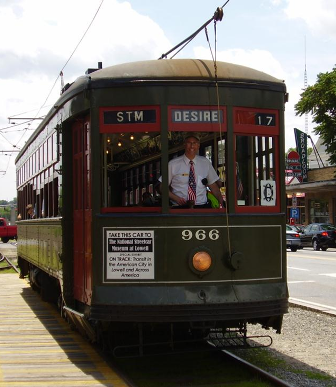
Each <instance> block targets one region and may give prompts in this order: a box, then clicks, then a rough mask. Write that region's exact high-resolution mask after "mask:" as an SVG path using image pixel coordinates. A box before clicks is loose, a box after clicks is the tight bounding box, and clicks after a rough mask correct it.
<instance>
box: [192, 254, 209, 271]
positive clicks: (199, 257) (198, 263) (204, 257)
mask: <svg viewBox="0 0 336 387" xmlns="http://www.w3.org/2000/svg"><path fill="white" fill-rule="evenodd" d="M192 263H193V266H194V268H195V269H196V270H198V271H206V270H208V269H209V267H210V266H211V256H210V254H208V253H206V252H205V251H198V252H197V253H196V254H195V255H194V256H193V259H192Z"/></svg>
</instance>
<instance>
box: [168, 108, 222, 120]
mask: <svg viewBox="0 0 336 387" xmlns="http://www.w3.org/2000/svg"><path fill="white" fill-rule="evenodd" d="M171 115H172V117H171V120H172V122H174V123H197V122H199V123H219V122H221V123H222V122H223V112H222V111H221V110H220V111H218V110H193V109H181V110H180V109H172V110H171Z"/></svg>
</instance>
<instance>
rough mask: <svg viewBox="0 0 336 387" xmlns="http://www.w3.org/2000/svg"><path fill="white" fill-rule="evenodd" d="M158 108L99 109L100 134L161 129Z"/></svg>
mask: <svg viewBox="0 0 336 387" xmlns="http://www.w3.org/2000/svg"><path fill="white" fill-rule="evenodd" d="M160 117H161V116H160V107H159V106H155V105H148V106H139V105H138V106H118V107H117V106H111V107H101V108H100V109H99V126H100V127H99V131H100V133H127V132H128V133H132V132H142V131H146V132H154V131H159V130H160V127H161V118H160Z"/></svg>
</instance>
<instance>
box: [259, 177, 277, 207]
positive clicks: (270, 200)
mask: <svg viewBox="0 0 336 387" xmlns="http://www.w3.org/2000/svg"><path fill="white" fill-rule="evenodd" d="M260 184H261V205H262V206H275V203H276V185H275V181H273V180H261V181H260Z"/></svg>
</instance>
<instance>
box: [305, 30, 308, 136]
mask: <svg viewBox="0 0 336 387" xmlns="http://www.w3.org/2000/svg"><path fill="white" fill-rule="evenodd" d="M307 87H308V78H307V49H306V37H305V70H304V91H306V90H307ZM305 133H306V134H307V135H308V113H306V114H305Z"/></svg>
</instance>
